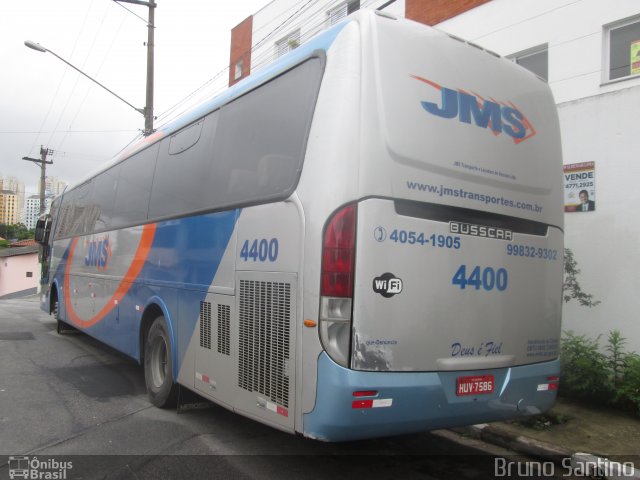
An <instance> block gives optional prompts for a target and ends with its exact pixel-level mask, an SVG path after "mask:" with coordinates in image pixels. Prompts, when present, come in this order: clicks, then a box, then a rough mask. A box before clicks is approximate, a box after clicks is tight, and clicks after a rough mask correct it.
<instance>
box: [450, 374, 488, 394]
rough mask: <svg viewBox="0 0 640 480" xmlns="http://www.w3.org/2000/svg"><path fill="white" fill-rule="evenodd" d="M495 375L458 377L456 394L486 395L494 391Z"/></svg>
mask: <svg viewBox="0 0 640 480" xmlns="http://www.w3.org/2000/svg"><path fill="white" fill-rule="evenodd" d="M493 387H494V379H493V375H475V376H471V377H458V382H457V383H456V395H458V396H459V397H461V396H463V395H484V394H488V393H493Z"/></svg>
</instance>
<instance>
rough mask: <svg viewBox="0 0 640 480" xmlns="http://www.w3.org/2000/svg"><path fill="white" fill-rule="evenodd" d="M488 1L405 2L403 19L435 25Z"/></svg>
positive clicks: (424, 0) (427, 0) (422, 0)
mask: <svg viewBox="0 0 640 480" xmlns="http://www.w3.org/2000/svg"><path fill="white" fill-rule="evenodd" d="M488 1H489V0H406V1H405V17H406V18H408V19H410V20H415V21H416V22H420V23H424V24H426V25H435V24H437V23H440V22H444V21H445V20H448V19H449V18H451V17H455V16H456V15H460V14H461V13H464V12H466V11H467V10H471V9H472V8H475V7H477V6H479V5H482V4H483V3H487V2H488Z"/></svg>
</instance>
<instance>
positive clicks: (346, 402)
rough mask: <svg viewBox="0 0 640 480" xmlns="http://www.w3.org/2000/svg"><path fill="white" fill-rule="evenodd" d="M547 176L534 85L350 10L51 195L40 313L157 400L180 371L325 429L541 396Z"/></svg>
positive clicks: (376, 432)
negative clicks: (121, 361) (137, 369)
mask: <svg viewBox="0 0 640 480" xmlns="http://www.w3.org/2000/svg"><path fill="white" fill-rule="evenodd" d="M561 181H562V160H561V148H560V135H559V127H558V119H557V113H556V107H555V104H554V100H553V97H552V94H551V92H550V89H549V87H548V85H547V84H546V83H545V82H544V81H542V80H541V79H539V78H538V77H536V76H535V75H534V74H532V73H531V72H529V71H527V70H525V69H523V68H521V67H519V66H518V65H516V64H514V63H513V62H511V61H509V60H507V59H505V58H501V57H500V56H498V55H495V54H493V53H491V52H488V51H485V50H483V49H482V48H479V47H477V46H475V45H472V44H468V43H466V42H464V41H462V40H460V39H457V38H454V37H451V36H449V35H447V34H444V33H442V32H439V31H437V30H434V29H432V28H428V27H425V26H423V25H420V24H417V23H414V22H410V21H406V20H403V19H397V18H394V17H392V16H390V15H388V14H383V13H380V12H366V11H362V12H359V13H357V14H354V15H352V16H350V17H349V18H347V19H346V20H344V21H343V22H342V23H340V24H338V25H336V26H335V27H333V28H331V29H329V30H327V31H325V32H324V33H322V34H320V35H318V36H317V37H315V38H314V39H312V40H311V41H309V42H308V43H306V44H304V45H302V46H300V47H299V48H297V49H296V50H294V51H292V52H290V53H289V54H288V55H286V56H284V57H282V58H281V59H279V60H278V61H276V62H274V63H273V64H272V65H271V66H269V67H268V68H266V69H264V70H261V71H260V72H258V73H256V74H254V75H253V76H251V77H249V78H248V79H246V80H244V81H243V82H241V83H239V84H237V85H236V86H234V87H232V88H230V89H229V90H227V91H226V92H225V93H224V94H222V95H221V96H219V97H216V98H214V99H212V100H210V101H207V102H205V103H204V104H202V105H201V106H200V107H198V108H197V109H195V110H193V111H191V112H190V113H188V114H186V115H184V116H183V117H182V118H180V119H178V120H176V121H174V122H173V123H171V124H170V125H168V126H166V127H164V128H162V129H160V130H159V131H157V132H156V133H154V134H153V135H151V136H149V137H147V138H144V139H142V140H141V141H140V143H138V144H137V145H135V146H133V147H132V148H130V149H129V151H127V152H124V153H123V154H121V155H120V156H119V157H118V158H116V159H115V160H114V161H113V162H111V163H110V164H109V165H108V166H105V167H104V168H103V169H102V170H101V171H99V172H98V173H97V174H95V175H92V176H91V177H89V178H88V179H86V181H84V182H82V183H80V184H78V185H77V186H75V187H74V188H71V189H69V190H67V191H66V192H65V193H64V194H63V195H62V196H60V197H58V198H57V199H56V200H55V201H54V203H53V206H52V209H51V213H50V216H48V217H47V218H45V219H43V221H41V222H40V225H39V227H40V229H39V234H38V238H39V240H40V241H41V242H43V243H46V246H45V257H47V260H46V261H47V265H48V268H47V269H45V275H44V277H45V278H43V293H42V299H41V300H42V308H43V309H44V310H45V311H47V312H49V313H53V314H54V315H55V317H56V319H57V321H58V322H59V326H60V327H61V328H62V329H64V328H66V327H74V328H75V329H79V330H81V331H83V332H85V333H86V334H88V335H91V336H92V337H95V338H97V339H99V340H100V341H102V342H104V343H105V344H108V345H110V346H111V347H113V348H115V349H117V350H119V351H121V352H123V353H125V354H127V355H129V356H131V357H133V358H134V359H136V360H137V361H139V362H140V363H141V364H143V365H144V371H145V379H146V384H147V389H148V392H149V397H150V399H151V402H152V403H153V404H155V405H157V406H159V407H167V406H171V405H174V404H175V402H176V395H177V391H178V389H179V388H186V389H190V390H192V391H194V392H197V393H198V394H200V395H202V396H204V397H206V398H207V399H209V400H211V401H213V402H215V403H218V404H220V405H222V406H224V407H226V408H228V409H230V410H232V411H235V412H238V413H240V414H242V415H245V416H247V417H250V418H253V419H255V420H257V421H260V422H263V423H265V424H268V425H271V426H273V427H276V428H279V429H282V430H285V431H288V432H297V433H300V434H303V435H305V436H307V437H311V438H315V439H321V440H327V441H341V440H351V439H359V438H367V437H377V436H388V435H395V434H402V433H408V432H416V431H424V430H428V429H435V428H441V427H450V426H455V425H466V424H472V423H478V422H486V421H491V420H500V419H507V418H512V417H517V416H522V415H530V414H534V413H539V412H542V411H544V410H546V409H548V408H549V407H550V406H551V405H552V404H553V402H554V400H555V397H556V394H557V388H558V383H559V377H558V375H559V361H558V348H559V345H558V342H559V335H560V317H561V306H562V297H561V293H562V272H563V268H562V260H563V253H562V252H563V209H562V204H563V196H562V185H561Z"/></svg>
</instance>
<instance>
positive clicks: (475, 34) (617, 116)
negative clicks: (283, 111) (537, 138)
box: [229, 0, 640, 351]
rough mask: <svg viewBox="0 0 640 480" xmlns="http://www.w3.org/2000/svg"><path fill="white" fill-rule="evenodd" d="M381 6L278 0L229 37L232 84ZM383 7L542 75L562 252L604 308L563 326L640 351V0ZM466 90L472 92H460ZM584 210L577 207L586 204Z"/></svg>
mask: <svg viewBox="0 0 640 480" xmlns="http://www.w3.org/2000/svg"><path fill="white" fill-rule="evenodd" d="M385 4H386V2H383V1H374V0H370V1H367V0H361V1H352V0H348V1H336V2H330V3H329V4H328V5H327V4H323V7H319V6H318V2H312V3H305V2H301V1H296V0H274V1H272V2H270V3H269V4H268V5H266V6H265V7H264V8H263V9H262V10H260V11H258V12H256V13H255V14H253V15H251V16H250V17H248V18H247V19H246V20H245V21H243V22H241V23H240V24H239V25H238V26H236V27H235V28H234V29H233V30H232V42H231V49H230V75H229V84H230V85H231V84H233V83H235V82H237V81H239V80H241V79H242V78H244V77H246V76H247V75H249V74H250V73H251V72H252V71H255V70H257V69H259V68H261V67H263V66H264V65H267V64H268V63H270V62H271V61H273V60H274V59H275V58H277V57H278V56H279V55H281V54H283V53H286V52H287V51H288V50H290V49H292V48H296V47H297V45H299V44H301V43H304V41H306V40H307V39H308V38H310V37H311V36H313V35H314V34H315V33H317V32H318V31H320V30H322V29H324V28H327V27H329V26H331V24H332V23H334V22H335V21H337V20H339V19H340V18H342V16H344V15H347V14H349V13H351V12H352V11H355V10H357V9H359V8H374V9H375V8H380V7H381V6H383V5H385ZM384 11H386V12H389V13H392V14H395V15H398V16H404V17H406V18H409V19H413V20H416V21H420V22H422V23H425V24H428V25H434V26H436V28H439V29H440V30H443V31H446V32H447V33H450V34H453V35H456V36H458V37H461V38H463V39H465V40H468V41H471V42H473V43H476V44H478V45H481V46H482V47H484V48H486V49H488V50H492V51H494V52H496V53H498V54H500V55H502V56H504V57H507V58H509V59H511V60H513V61H514V62H517V63H519V64H520V65H522V66H523V67H525V68H528V69H529V70H531V71H533V72H534V73H536V74H537V75H539V76H540V77H541V78H543V79H544V80H546V81H547V82H548V83H549V85H550V87H551V89H552V91H553V94H554V97H555V100H556V103H557V105H558V112H559V118H560V125H561V131H562V144H563V161H564V163H565V175H564V177H565V183H566V185H565V190H566V199H565V211H566V214H565V246H566V247H567V248H570V249H571V250H572V251H573V252H574V255H575V258H576V260H577V261H578V266H579V268H580V270H581V273H580V274H579V280H580V283H581V285H582V287H583V290H584V291H586V292H589V293H592V294H593V295H594V297H595V299H596V300H599V301H600V302H601V303H600V304H599V305H597V306H596V307H593V308H587V307H582V306H579V305H577V304H576V303H575V302H569V303H567V304H565V308H564V312H563V314H564V318H563V328H564V329H565V330H573V331H575V332H577V333H579V334H587V335H589V336H592V337H596V336H598V335H603V336H604V337H606V335H607V333H608V332H609V331H611V330H613V329H617V330H620V331H621V332H622V335H623V336H624V337H626V338H627V348H628V349H629V350H636V351H640V321H639V320H638V319H637V314H636V313H635V312H637V311H638V307H639V302H640V301H639V300H638V296H637V293H636V292H637V291H638V290H639V289H640V275H638V274H637V272H638V271H640V248H638V244H639V243H640V220H639V217H638V214H637V213H636V212H635V210H634V208H635V205H636V204H639V203H640V188H638V186H636V185H635V182H636V179H637V178H640V162H638V161H637V146H636V143H637V138H638V133H637V132H638V125H640V108H638V105H640V3H639V2H638V1H637V0H617V1H616V2H603V1H602V0H581V1H575V0H518V1H517V2H516V1H513V0H491V1H487V0H478V1H472V0H404V1H402V0H397V1H395V2H393V3H391V4H389V5H388V6H386V7H385V8H384ZM459 88H464V86H463V85H460V86H459ZM583 196H584V197H588V203H587V204H583V206H581V204H580V202H581V199H582V198H583Z"/></svg>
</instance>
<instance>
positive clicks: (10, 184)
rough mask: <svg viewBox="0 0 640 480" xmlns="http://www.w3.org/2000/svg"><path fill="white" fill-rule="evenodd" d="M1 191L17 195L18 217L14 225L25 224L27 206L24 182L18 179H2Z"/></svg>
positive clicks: (16, 211)
mask: <svg viewBox="0 0 640 480" xmlns="http://www.w3.org/2000/svg"><path fill="white" fill-rule="evenodd" d="M0 190H6V191H9V192H13V193H14V194H15V196H16V198H15V214H16V216H15V221H14V222H13V223H24V205H25V187H24V182H21V181H20V180H18V179H17V178H16V177H4V178H3V179H2V188H0ZM12 218H13V217H12ZM4 223H6V222H4Z"/></svg>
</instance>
